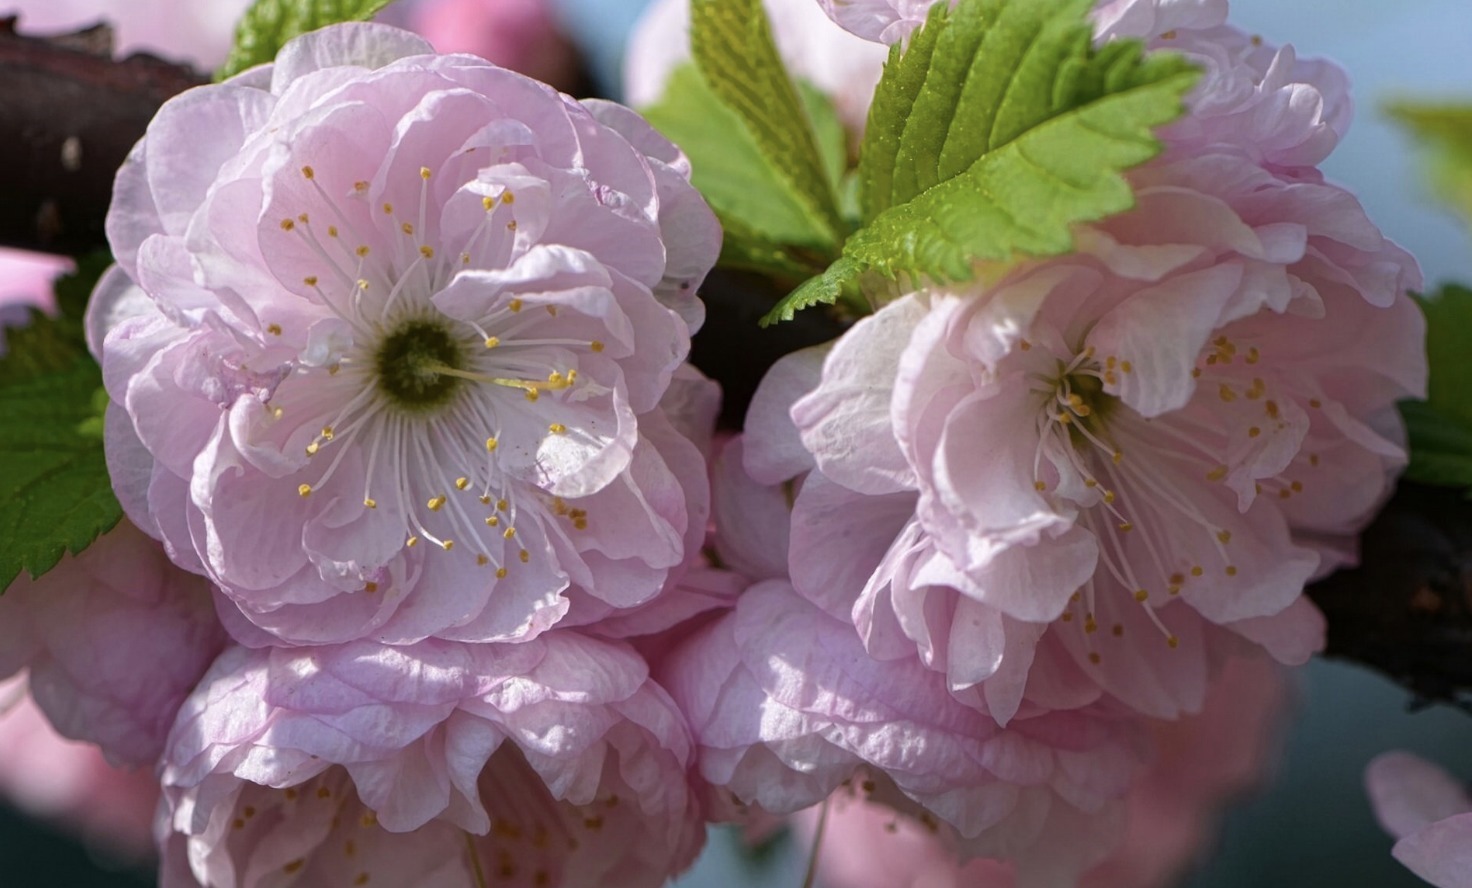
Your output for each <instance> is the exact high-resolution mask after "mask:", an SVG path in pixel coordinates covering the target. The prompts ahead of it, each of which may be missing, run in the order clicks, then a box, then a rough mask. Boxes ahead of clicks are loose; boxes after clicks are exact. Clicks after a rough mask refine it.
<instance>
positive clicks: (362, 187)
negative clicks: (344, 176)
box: [353, 179, 368, 193]
mask: <svg viewBox="0 0 1472 888" xmlns="http://www.w3.org/2000/svg"><path fill="white" fill-rule="evenodd" d="M353 190H354V191H357V192H360V193H361V192H364V191H367V190H368V183H367V182H364V181H363V180H362V179H359V180H358V181H356V182H354V183H353Z"/></svg>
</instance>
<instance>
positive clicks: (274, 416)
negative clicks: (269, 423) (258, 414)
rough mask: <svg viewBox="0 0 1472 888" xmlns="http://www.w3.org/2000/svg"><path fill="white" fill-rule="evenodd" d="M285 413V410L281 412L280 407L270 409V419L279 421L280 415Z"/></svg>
mask: <svg viewBox="0 0 1472 888" xmlns="http://www.w3.org/2000/svg"><path fill="white" fill-rule="evenodd" d="M285 412H286V411H285V410H282V409H281V408H280V407H272V408H271V418H272V419H280V418H281V414H283V413H285Z"/></svg>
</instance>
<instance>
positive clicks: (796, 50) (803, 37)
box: [624, 0, 888, 132]
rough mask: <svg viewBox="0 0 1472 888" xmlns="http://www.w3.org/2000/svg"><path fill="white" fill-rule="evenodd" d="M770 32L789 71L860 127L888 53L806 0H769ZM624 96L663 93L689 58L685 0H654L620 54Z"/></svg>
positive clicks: (647, 99)
mask: <svg viewBox="0 0 1472 888" xmlns="http://www.w3.org/2000/svg"><path fill="white" fill-rule="evenodd" d="M765 6H766V10H767V14H768V15H769V16H770V17H771V22H772V33H773V36H774V37H775V38H776V41H777V48H778V49H779V50H780V51H781V53H782V59H783V61H785V62H786V63H787V65H788V68H789V70H790V72H791V73H792V75H793V76H795V77H797V78H800V79H802V80H805V81H807V82H808V83H810V84H812V85H813V86H815V87H817V88H818V89H819V90H821V91H822V92H823V93H825V94H827V95H828V96H829V97H830V98H831V99H833V102H834V104H835V106H836V107H837V109H838V114H839V117H840V118H841V119H842V120H843V122H844V123H846V124H847V125H848V127H849V129H850V130H851V131H853V132H860V131H862V130H863V128H864V120H865V118H866V117H867V116H868V114H869V102H870V101H871V100H872V99H873V98H874V87H875V86H876V85H878V83H879V74H880V72H881V70H882V68H883V65H884V60H885V58H886V57H887V56H888V53H887V52H886V50H885V49H884V47H882V46H877V45H875V44H873V43H871V42H869V41H866V40H862V39H859V38H857V37H854V36H853V35H851V34H849V33H847V32H846V31H844V30H842V29H841V28H835V27H833V24H832V23H831V22H829V21H828V20H827V19H826V18H824V17H823V15H822V13H821V12H820V11H819V10H818V9H817V8H816V7H814V6H813V5H812V4H811V3H809V2H807V0H767V2H766V4H765ZM624 59H625V61H624V95H625V96H626V97H627V100H628V102H629V104H631V105H633V106H634V107H636V108H642V107H644V106H646V105H652V104H654V103H655V102H657V101H659V99H660V97H661V96H662V95H663V94H664V88H665V83H666V82H667V81H668V80H669V78H670V74H671V73H672V72H673V71H674V69H675V68H677V67H679V66H680V65H681V64H684V63H687V62H689V61H690V3H689V0H654V2H652V3H650V4H649V6H648V8H647V9H646V10H645V12H644V15H643V17H642V18H640V20H639V23H638V24H637V25H636V26H635V28H634V32H633V34H632V35H631V36H630V37H629V45H628V51H627V52H626V53H625V55H624Z"/></svg>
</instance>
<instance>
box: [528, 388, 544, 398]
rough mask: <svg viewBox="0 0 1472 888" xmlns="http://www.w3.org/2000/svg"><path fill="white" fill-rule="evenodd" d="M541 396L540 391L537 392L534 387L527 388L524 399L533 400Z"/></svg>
mask: <svg viewBox="0 0 1472 888" xmlns="http://www.w3.org/2000/svg"><path fill="white" fill-rule="evenodd" d="M541 396H542V393H541V392H539V391H537V390H536V389H527V390H526V399H527V400H528V401H535V400H537V399H538V398H540V397H541Z"/></svg>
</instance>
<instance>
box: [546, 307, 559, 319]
mask: <svg viewBox="0 0 1472 888" xmlns="http://www.w3.org/2000/svg"><path fill="white" fill-rule="evenodd" d="M547 314H549V315H551V316H552V317H554V318H555V317H557V306H555V305H549V306H547Z"/></svg>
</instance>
